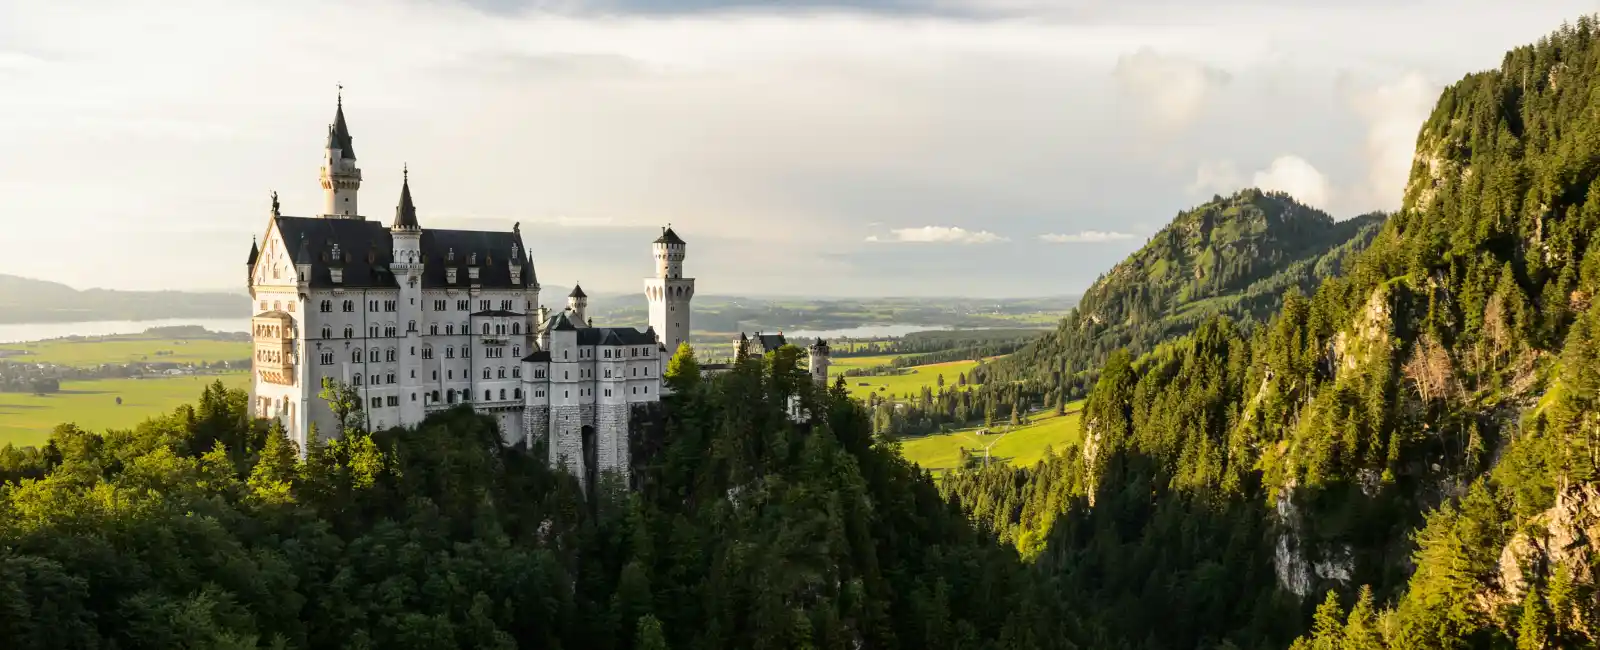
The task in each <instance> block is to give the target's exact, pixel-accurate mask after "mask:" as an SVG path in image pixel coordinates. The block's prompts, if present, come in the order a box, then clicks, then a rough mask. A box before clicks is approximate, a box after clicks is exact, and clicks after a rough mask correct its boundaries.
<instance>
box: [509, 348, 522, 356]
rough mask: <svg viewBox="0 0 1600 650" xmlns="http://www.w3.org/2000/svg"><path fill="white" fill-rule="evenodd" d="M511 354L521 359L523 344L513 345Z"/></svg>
mask: <svg viewBox="0 0 1600 650" xmlns="http://www.w3.org/2000/svg"><path fill="white" fill-rule="evenodd" d="M511 356H513V357H516V358H518V359H521V358H522V346H520V345H513V346H511Z"/></svg>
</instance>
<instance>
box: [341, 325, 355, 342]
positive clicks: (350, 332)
mask: <svg viewBox="0 0 1600 650" xmlns="http://www.w3.org/2000/svg"><path fill="white" fill-rule="evenodd" d="M355 335H356V328H354V327H351V326H349V325H346V326H344V337H345V338H347V339H348V338H352V337H354V336H355Z"/></svg>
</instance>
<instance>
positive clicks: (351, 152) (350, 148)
mask: <svg viewBox="0 0 1600 650" xmlns="http://www.w3.org/2000/svg"><path fill="white" fill-rule="evenodd" d="M360 189H361V170H360V169H359V168H357V167H356V149H355V145H354V144H352V139H351V137H350V125H349V123H348V122H346V121H345V118H344V86H340V87H339V95H338V100H337V104H336V106H335V108H334V112H333V123H332V124H329V125H328V146H327V151H325V152H324V156H323V160H322V192H323V195H322V196H323V200H322V214H323V216H324V217H330V218H335V219H358V220H359V219H361V211H360V209H359V208H358V206H357V205H356V194H357V192H359V191H360Z"/></svg>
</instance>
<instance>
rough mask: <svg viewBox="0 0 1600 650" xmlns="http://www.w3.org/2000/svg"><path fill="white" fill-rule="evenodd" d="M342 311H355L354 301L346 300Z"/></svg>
mask: <svg viewBox="0 0 1600 650" xmlns="http://www.w3.org/2000/svg"><path fill="white" fill-rule="evenodd" d="M344 310H345V311H347V312H348V311H355V310H356V303H355V301H354V300H346V301H344Z"/></svg>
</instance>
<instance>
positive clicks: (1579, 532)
mask: <svg viewBox="0 0 1600 650" xmlns="http://www.w3.org/2000/svg"><path fill="white" fill-rule="evenodd" d="M1527 530H1532V531H1533V533H1532V534H1529V533H1528V532H1526V531H1527ZM1597 539H1600V487H1597V486H1596V485H1594V484H1580V485H1571V486H1567V487H1566V488H1564V489H1562V490H1560V491H1558V492H1557V493H1556V504H1555V506H1553V507H1551V508H1550V509H1549V510H1546V511H1544V512H1542V513H1540V514H1539V516H1538V517H1535V518H1534V520H1533V521H1532V522H1530V525H1529V526H1526V527H1524V531H1523V532H1518V533H1517V534H1516V535H1515V536H1513V537H1512V538H1511V542H1510V543H1508V544H1506V546H1505V548H1504V549H1502V550H1501V552H1500V567H1499V576H1498V578H1497V583H1498V584H1497V585H1496V586H1497V589H1496V590H1494V591H1493V592H1491V593H1487V594H1484V595H1483V597H1482V598H1481V599H1480V601H1481V603H1482V606H1483V607H1484V608H1485V610H1487V611H1490V612H1504V611H1505V610H1506V609H1507V608H1510V607H1515V606H1516V605H1517V604H1518V603H1520V602H1522V598H1523V596H1525V595H1526V594H1527V591H1528V584H1529V582H1530V581H1531V579H1532V578H1534V577H1535V576H1538V575H1540V574H1543V575H1549V574H1550V573H1552V572H1554V571H1555V569H1556V567H1558V566H1559V567H1565V568H1566V570H1567V572H1568V574H1569V575H1571V576H1572V582H1573V584H1574V585H1576V586H1580V587H1583V586H1588V587H1593V586H1594V584H1595V567H1594V565H1593V564H1592V563H1591V562H1590V558H1591V557H1592V556H1593V555H1594V554H1595V553H1596V552H1597V551H1600V547H1597V546H1596V540H1597ZM1597 599H1600V597H1597ZM1595 604H1596V603H1594V602H1591V603H1588V606H1587V607H1583V606H1578V605H1579V604H1577V603H1574V612H1572V614H1573V615H1574V616H1576V617H1579V618H1581V617H1582V615H1583V610H1592V609H1593V607H1594V605H1595Z"/></svg>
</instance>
